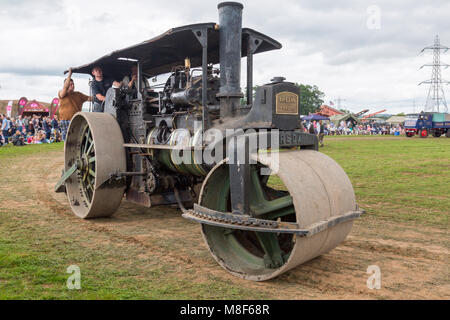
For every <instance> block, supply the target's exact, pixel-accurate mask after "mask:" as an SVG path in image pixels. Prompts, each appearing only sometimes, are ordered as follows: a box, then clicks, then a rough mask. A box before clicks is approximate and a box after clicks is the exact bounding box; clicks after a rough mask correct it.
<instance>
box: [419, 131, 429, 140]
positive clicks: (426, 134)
mask: <svg viewBox="0 0 450 320" xmlns="http://www.w3.org/2000/svg"><path fill="white" fill-rule="evenodd" d="M420 137H421V138H426V137H428V130H427V129H422V130H421V131H420Z"/></svg>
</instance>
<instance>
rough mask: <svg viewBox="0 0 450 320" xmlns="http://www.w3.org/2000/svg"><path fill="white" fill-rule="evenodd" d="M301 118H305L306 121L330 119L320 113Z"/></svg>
mask: <svg viewBox="0 0 450 320" xmlns="http://www.w3.org/2000/svg"><path fill="white" fill-rule="evenodd" d="M302 120H307V121H314V120H315V121H319V120H330V118H328V117H324V116H322V115H320V114H310V115H309V116H306V117H302Z"/></svg>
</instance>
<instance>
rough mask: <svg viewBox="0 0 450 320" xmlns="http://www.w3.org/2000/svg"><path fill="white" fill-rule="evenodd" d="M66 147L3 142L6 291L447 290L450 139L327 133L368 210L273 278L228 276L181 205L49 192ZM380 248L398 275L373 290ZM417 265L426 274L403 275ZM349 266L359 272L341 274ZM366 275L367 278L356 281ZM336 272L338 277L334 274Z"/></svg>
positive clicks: (114, 295)
mask: <svg viewBox="0 0 450 320" xmlns="http://www.w3.org/2000/svg"><path fill="white" fill-rule="evenodd" d="M62 151H63V145H62V144H52V145H30V146H26V147H10V146H8V147H3V148H0V181H1V182H2V183H1V185H0V203H1V205H0V299H16V298H19V299H259V298H262V299H265V298H287V299H297V298H319V299H320V298H333V297H334V298H346V297H347V298H377V299H386V298H393V297H396V298H427V297H433V295H432V294H436V295H437V296H438V297H439V296H441V295H442V292H445V291H447V293H448V289H449V287H448V283H449V278H448V257H449V256H448V252H447V251H446V252H443V250H444V251H445V249H448V246H449V236H448V228H449V221H448V216H449V213H450V195H449V194H450V139H446V138H439V139H436V138H428V139H419V138H412V139H406V138H403V137H398V138H393V137H386V138H384V137H361V138H347V137H331V138H325V147H324V148H322V149H321V151H322V152H324V153H325V154H327V155H329V156H330V157H332V158H333V159H335V160H336V161H337V162H338V163H339V164H340V165H341V166H342V167H343V168H344V170H345V171H346V172H347V174H348V175H349V177H350V179H351V181H352V183H353V186H354V189H355V193H356V197H357V201H358V204H359V205H360V207H361V208H363V209H365V210H366V211H367V214H366V216H364V217H363V218H361V219H360V220H358V221H357V222H356V223H355V226H354V228H353V230H352V233H351V236H350V237H349V240H347V241H346V242H345V243H344V244H343V245H341V246H340V247H338V248H336V249H335V250H333V251H332V252H331V253H329V254H326V255H325V256H324V257H320V258H317V259H314V260H313V261H312V262H308V263H307V264H305V265H304V266H303V267H298V268H296V270H295V271H293V272H290V273H288V274H286V275H283V276H281V277H279V278H277V279H276V280H273V281H269V282H265V283H251V282H246V281H242V280H240V279H237V278H234V277H232V276H229V275H228V274H227V273H226V272H225V271H223V270H222V269H221V268H220V267H219V266H218V265H217V264H216V263H215V261H213V260H212V258H211V257H210V256H209V253H208V252H207V251H206V249H205V247H204V246H202V245H199V243H201V242H202V240H201V237H200V236H199V231H198V226H197V225H195V224H192V223H188V222H186V221H184V220H183V219H182V218H180V214H179V212H178V211H177V210H175V209H172V208H167V209H159V208H150V209H145V210H142V209H140V208H136V207H135V206H133V205H132V204H128V203H124V204H123V205H122V207H121V209H120V213H118V215H117V217H116V215H115V216H114V218H113V219H100V220H95V221H92V220H90V221H84V220H80V219H78V218H75V217H73V215H72V213H71V212H70V209H69V208H68V205H67V199H65V197H64V196H63V195H61V194H58V195H56V196H55V195H54V194H53V193H52V191H51V189H52V187H53V185H54V183H55V181H56V180H57V178H58V176H59V174H60V172H61V168H62V163H63V154H62V153H63V152H62ZM402 233H404V234H402ZM180 237H182V238H181V239H180ZM415 237H417V239H415ZM405 239H410V240H405ZM408 241H410V243H409V242H408ZM433 250H434V251H433ZM433 252H435V254H433ZM399 256H400V258H398V257H399ZM374 259H376V260H377V263H379V264H382V265H383V268H384V270H390V271H389V272H390V274H389V275H387V276H386V278H384V279H385V280H383V281H385V282H384V283H385V288H386V289H385V291H382V290H380V292H366V291H364V285H365V275H364V272H365V268H366V265H367V264H370V263H372V262H373V261H374ZM396 259H397V260H396ZM71 264H76V265H78V266H80V268H81V270H82V289H81V290H68V289H67V287H66V280H67V278H68V276H69V274H67V273H66V269H67V267H68V266H69V265H71ZM446 266H447V267H446ZM336 268H337V269H336ZM408 268H409V269H408ZM410 269H411V270H414V271H417V272H420V273H421V274H422V275H423V279H420V280H417V279H416V278H414V279H416V280H414V279H413V280H411V279H409V278H407V275H406V274H407V272H408V270H410ZM344 271H345V272H347V273H348V274H350V276H349V277H351V279H350V278H342V272H344ZM359 277H362V278H361V279H363V280H361V285H360V284H359V282H358V284H357V285H355V284H351V281H356V280H358V279H359ZM332 278H333V279H334V280H335V281H338V284H334V285H333V284H330V283H329V282H328V281H331V280H330V279H332ZM428 278H429V279H428ZM349 279H350V280H349ZM355 279H356V280H355ZM339 281H341V282H339ZM358 281H359V280H358ZM414 281H415V282H414ZM347 282H348V284H347ZM421 290H427V291H423V294H421V293H420V292H421ZM447 298H448V295H447Z"/></svg>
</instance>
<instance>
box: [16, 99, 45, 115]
mask: <svg viewBox="0 0 450 320" xmlns="http://www.w3.org/2000/svg"><path fill="white" fill-rule="evenodd" d="M24 112H37V113H39V112H47V113H48V112H49V107H48V106H46V105H43V104H42V103H40V102H39V101H36V100H33V101H29V102H28V103H27V105H26V106H25V107H23V109H22V113H24Z"/></svg>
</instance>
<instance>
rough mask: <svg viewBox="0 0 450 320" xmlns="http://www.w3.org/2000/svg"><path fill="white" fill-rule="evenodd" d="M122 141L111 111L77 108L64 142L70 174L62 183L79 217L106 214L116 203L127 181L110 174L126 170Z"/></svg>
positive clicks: (66, 170) (121, 195)
mask: <svg viewBox="0 0 450 320" xmlns="http://www.w3.org/2000/svg"><path fill="white" fill-rule="evenodd" d="M123 143H124V142H123V137H122V132H121V130H120V127H119V125H118V123H117V121H116V119H115V118H114V117H113V116H112V115H110V114H107V113H90V112H79V113H77V114H75V116H74V117H73V118H72V121H71V122H70V126H69V128H68V132H67V139H66V142H65V145H64V153H65V172H66V173H67V174H71V175H70V177H68V178H67V180H66V182H65V185H66V190H67V196H68V198H69V202H70V206H71V208H72V210H73V212H74V213H75V214H76V215H77V216H78V217H80V218H86V219H87V218H99V217H109V216H111V215H112V214H113V213H114V212H115V211H116V210H117V208H118V207H119V205H120V202H121V201H122V197H123V194H124V191H125V187H126V184H125V181H124V180H117V179H112V178H111V174H113V173H114V172H125V171H126V157H125V149H124V147H123ZM71 172H73V173H71Z"/></svg>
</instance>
